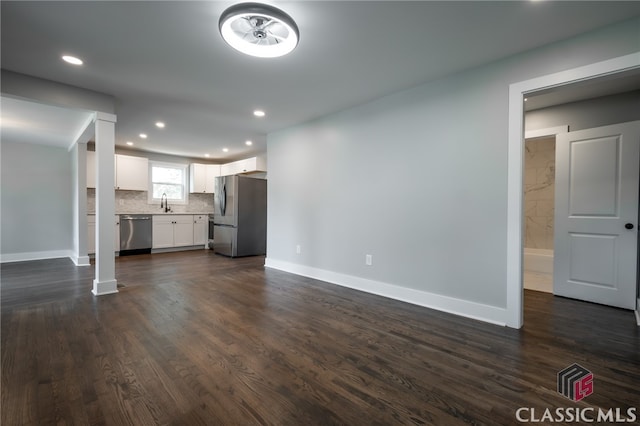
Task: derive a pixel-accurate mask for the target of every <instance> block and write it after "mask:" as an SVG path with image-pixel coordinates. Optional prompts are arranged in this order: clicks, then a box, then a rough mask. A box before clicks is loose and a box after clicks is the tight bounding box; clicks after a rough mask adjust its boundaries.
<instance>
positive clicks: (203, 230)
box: [193, 214, 209, 246]
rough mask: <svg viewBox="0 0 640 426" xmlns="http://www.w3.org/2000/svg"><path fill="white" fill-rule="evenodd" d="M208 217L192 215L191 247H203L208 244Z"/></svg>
mask: <svg viewBox="0 0 640 426" xmlns="http://www.w3.org/2000/svg"><path fill="white" fill-rule="evenodd" d="M208 235H209V216H208V215H206V214H196V215H193V245H196V246H204V245H206V244H207V242H208Z"/></svg>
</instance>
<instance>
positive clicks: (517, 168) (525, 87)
mask: <svg viewBox="0 0 640 426" xmlns="http://www.w3.org/2000/svg"><path fill="white" fill-rule="evenodd" d="M637 68H640V52H636V53H632V54H630V55H625V56H619V57H617V58H613V59H609V60H606V61H602V62H596V63H593V64H589V65H585V66H581V67H578V68H573V69H569V70H566V71H561V72H558V73H554V74H549V75H544V76H540V77H536V78H533V79H530V80H525V81H520V82H517V83H513V84H510V85H509V136H508V169H507V268H506V273H507V277H506V278H507V309H506V318H505V320H506V321H505V323H506V325H507V326H508V327H512V328H521V327H522V325H523V322H524V315H523V296H524V289H523V269H522V266H523V249H522V247H523V246H522V242H523V220H522V215H523V202H524V194H523V191H522V185H523V163H524V98H525V96H526V95H528V94H531V93H533V92H537V91H539V90H543V89H550V88H555V87H561V86H565V85H568V84H572V83H577V82H580V81H585V80H591V79H594V78H598V77H603V76H606V75H612V74H617V73H619V72H624V71H629V70H632V69H637Z"/></svg>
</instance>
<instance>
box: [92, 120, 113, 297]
mask: <svg viewBox="0 0 640 426" xmlns="http://www.w3.org/2000/svg"><path fill="white" fill-rule="evenodd" d="M95 134H96V137H95V139H96V257H95V259H96V276H95V279H94V280H93V290H92V291H91V292H92V293H93V294H94V295H96V296H100V295H104V294H111V293H117V292H118V283H117V281H116V279H115V247H114V238H115V223H114V221H113V217H114V216H115V214H116V207H115V189H114V182H115V168H114V161H115V116H114V115H112V114H104V113H96V121H95Z"/></svg>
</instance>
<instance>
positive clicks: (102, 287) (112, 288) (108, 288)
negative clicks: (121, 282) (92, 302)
mask: <svg viewBox="0 0 640 426" xmlns="http://www.w3.org/2000/svg"><path fill="white" fill-rule="evenodd" d="M117 292H118V281H117V280H109V281H103V282H98V280H93V290H91V293H93V294H94V295H95V296H103V295H105V294H113V293H117Z"/></svg>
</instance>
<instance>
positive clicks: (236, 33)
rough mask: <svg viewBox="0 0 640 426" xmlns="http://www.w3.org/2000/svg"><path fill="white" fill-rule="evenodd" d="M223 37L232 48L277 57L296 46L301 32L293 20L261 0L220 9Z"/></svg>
mask: <svg viewBox="0 0 640 426" xmlns="http://www.w3.org/2000/svg"><path fill="white" fill-rule="evenodd" d="M218 27H219V29H220V34H221V35H222V38H223V39H224V40H225V41H226V42H227V43H228V44H229V45H230V46H231V47H233V48H234V49H236V50H239V51H240V52H242V53H244V54H247V55H251V56H257V57H259V58H276V57H278V56H283V55H286V54H287V53H289V52H291V51H292V50H293V49H295V48H296V46H297V45H298V40H299V39H300V34H299V32H298V26H297V25H296V23H295V22H294V20H293V19H292V18H291V17H290V16H289V15H287V14H286V13H285V12H283V11H282V10H280V9H277V8H275V7H273V6H269V5H266V4H261V3H239V4H236V5H233V6H231V7H229V8H228V9H227V10H225V11H224V12H222V15H221V16H220V22H219V23H218Z"/></svg>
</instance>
